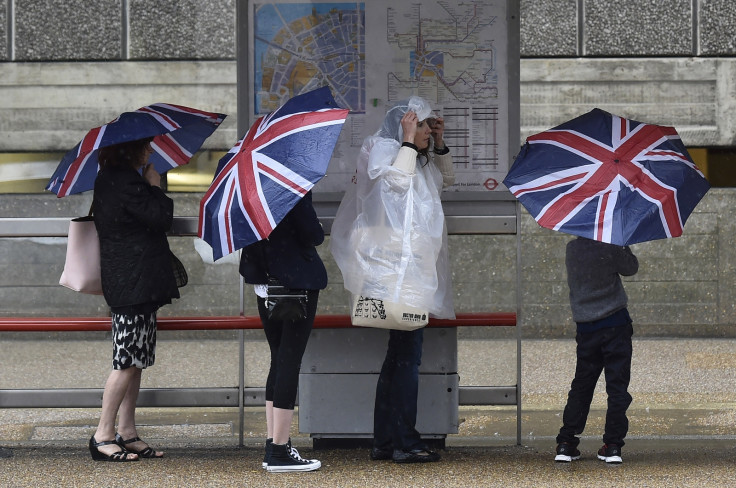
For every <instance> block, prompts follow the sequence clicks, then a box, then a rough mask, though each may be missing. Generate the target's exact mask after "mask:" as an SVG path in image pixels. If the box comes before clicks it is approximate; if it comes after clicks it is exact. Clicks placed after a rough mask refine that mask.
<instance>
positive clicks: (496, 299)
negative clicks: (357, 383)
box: [0, 189, 736, 337]
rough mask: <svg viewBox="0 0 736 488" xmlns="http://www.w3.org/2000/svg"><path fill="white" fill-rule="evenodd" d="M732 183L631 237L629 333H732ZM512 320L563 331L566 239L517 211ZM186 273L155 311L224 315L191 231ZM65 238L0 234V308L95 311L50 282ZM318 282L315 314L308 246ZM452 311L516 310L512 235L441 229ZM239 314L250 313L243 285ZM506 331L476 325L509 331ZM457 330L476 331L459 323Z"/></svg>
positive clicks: (70, 206)
mask: <svg viewBox="0 0 736 488" xmlns="http://www.w3.org/2000/svg"><path fill="white" fill-rule="evenodd" d="M90 198H91V197H90V196H89V195H81V196H71V197H66V198H63V199H57V198H56V197H55V196H53V195H40V196H39V195H18V196H9V195H5V196H3V197H2V199H0V215H2V216H4V217H15V216H25V215H36V216H38V215H43V216H48V217H62V216H74V215H81V214H84V213H86V211H87V210H88V208H89V202H90ZM200 198H201V195H199V194H176V195H174V199H175V202H176V203H175V205H176V213H177V214H178V215H196V213H197V208H198V202H199V199H200ZM734 205H736V190H733V189H713V190H711V191H710V192H709V193H708V194H707V195H706V197H705V199H704V200H703V201H702V202H701V204H700V205H699V206H698V207H697V208H696V210H695V212H694V213H693V214H692V215H691V217H690V219H689V220H688V222H687V224H686V226H685V231H684V234H683V235H682V236H681V237H679V238H676V239H669V240H662V241H656V242H649V243H643V244H637V245H635V246H633V250H634V252H635V253H636V254H637V256H638V257H639V259H640V263H641V266H640V271H639V273H638V274H637V275H635V276H634V277H631V278H626V279H625V283H626V285H625V286H626V289H627V291H628V294H629V298H630V309H631V313H632V316H633V317H634V320H635V323H636V330H637V334H638V335H640V336H687V337H692V336H715V337H736V327H734V323H736V307H735V306H734V304H735V303H736V266H735V265H736V247H734V246H733V242H734V241H735V239H736V224H734V222H733V219H732V218H731V209H732V208H733V207H734ZM521 224H522V225H521V229H522V233H521V248H522V281H521V287H522V288H521V291H522V297H523V298H522V316H521V317H522V321H521V322H522V326H523V329H522V330H523V332H524V336H525V337H563V336H568V337H569V336H571V335H572V334H573V331H574V327H573V324H572V322H571V319H570V311H569V304H568V299H567V293H568V290H567V284H566V281H565V280H566V275H565V266H564V256H565V244H566V242H567V241H568V240H569V239H570V237H569V236H567V235H565V234H561V233H557V232H553V231H550V230H547V229H543V228H541V227H539V226H538V225H537V224H536V223H535V222H534V220H533V219H532V218H531V217H530V216H529V215H528V214H526V213H523V215H522V222H521ZM171 243H172V248H173V250H174V252H175V253H176V254H177V255H178V256H179V257H180V258H181V259H182V261H183V262H184V264H185V266H186V267H187V270H188V272H189V275H190V281H189V284H188V285H187V286H186V287H185V288H183V289H182V299H181V300H178V301H176V303H174V304H173V305H171V306H167V307H165V308H164V309H163V310H162V315H234V314H237V313H238V311H239V295H238V273H237V265H236V264H235V263H230V264H218V265H207V264H204V263H203V262H202V260H201V259H200V257H199V255H198V254H197V253H196V252H195V250H194V247H193V243H192V238H191V237H180V238H172V239H171ZM64 252H65V239H63V238H43V239H38V238H37V239H20V238H5V239H0V256H2V258H0V276H1V277H2V278H0V297H1V299H0V316H26V315H28V316H34V315H40V316H54V315H65V316H84V315H93V316H95V315H96V316H99V315H105V313H106V307H105V305H104V301H103V299H102V298H100V297H95V296H87V295H81V294H78V293H75V292H72V291H70V290H67V289H65V288H63V287H61V286H59V285H58V284H57V282H58V278H59V276H60V274H61V271H62V269H63V262H64ZM320 254H321V256H322V258H323V260H324V261H325V264H326V265H327V269H328V275H329V282H330V284H329V286H328V288H327V290H325V292H323V294H322V295H321V296H320V313H325V314H330V313H347V297H346V296H345V293H344V290H343V287H342V280H341V276H340V272H339V270H338V269H337V266H336V265H335V263H334V261H333V260H332V257H331V256H330V253H329V250H328V244H327V243H325V244H324V245H322V246H321V247H320ZM450 256H451V265H452V273H453V285H454V286H453V288H454V292H455V300H456V307H457V310H459V311H463V312H487V311H507V312H513V311H515V310H516V237H515V236H513V235H512V236H478V235H453V236H450ZM245 295H246V313H247V314H255V313H256V311H255V304H254V301H253V294H252V292H251V290H246V294H245ZM512 332H513V331H512V330H510V329H507V330H500V328H499V330H494V331H484V332H482V333H483V334H486V335H488V334H495V335H500V336H503V335H509V334H511V333H512ZM463 333H464V334H471V333H478V331H472V332H471V331H465V332H463Z"/></svg>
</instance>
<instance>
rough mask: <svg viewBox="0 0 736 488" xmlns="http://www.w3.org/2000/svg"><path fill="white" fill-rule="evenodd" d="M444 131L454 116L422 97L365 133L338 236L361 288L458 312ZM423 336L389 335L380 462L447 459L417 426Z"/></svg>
mask: <svg viewBox="0 0 736 488" xmlns="http://www.w3.org/2000/svg"><path fill="white" fill-rule="evenodd" d="M443 136H444V120H443V119H442V118H441V117H432V110H431V107H430V105H429V103H428V102H427V101H426V100H424V99H422V98H420V97H416V96H414V97H411V98H409V99H408V100H405V101H402V102H399V103H398V104H396V105H395V106H393V107H392V108H390V109H389V110H388V111H387V113H386V116H385V118H384V122H383V125H382V126H381V128H380V130H379V131H378V132H376V134H375V135H373V136H370V137H368V138H366V139H365V141H364V143H363V146H362V147H361V150H360V153H359V155H358V161H357V171H356V179H355V181H354V183H355V184H354V185H350V188H348V189H347V191H346V194H345V197H344V199H343V201H342V202H341V204H340V208H339V209H338V211H337V215H336V217H335V221H334V223H333V226H332V233H331V238H330V239H331V240H330V250H331V251H332V254H333V256H334V258H335V261H336V263H337V265H338V267H339V268H340V271H341V272H342V275H343V280H344V283H345V288H346V289H347V290H349V291H350V292H351V294H353V295H356V296H357V295H361V296H365V297H371V298H374V299H381V300H384V301H385V302H392V303H399V304H402V305H407V306H411V307H416V308H419V309H423V310H427V311H429V313H430V314H431V315H432V316H434V317H439V318H454V317H455V313H454V307H453V302H452V283H451V281H450V279H451V274H450V268H449V259H448V253H447V229H446V227H445V217H444V212H443V210H442V203H441V201H440V192H441V191H442V188H443V187H446V186H449V185H452V184H453V183H454V181H455V175H454V171H453V166H452V156H451V155H450V151H449V149H448V148H447V147H446V146H445V143H444V139H443ZM422 339H423V330H422V329H421V328H420V329H416V330H412V331H401V330H391V331H390V332H389V343H388V351H387V353H386V358H385V360H384V363H383V367H382V369H381V374H380V377H379V379H378V385H377V388H376V403H375V409H374V446H373V449H372V450H371V458H372V459H374V460H380V459H393V460H394V461H395V462H400V463H411V462H430V461H437V460H439V454H437V453H435V452H433V451H430V450H429V449H428V447H427V445H426V444H425V443H424V442H423V441H422V440H421V438H420V434H419V433H418V432H417V430H416V428H415V424H416V416H417V394H418V384H419V364H420V362H421V356H422Z"/></svg>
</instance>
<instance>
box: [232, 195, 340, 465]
mask: <svg viewBox="0 0 736 488" xmlns="http://www.w3.org/2000/svg"><path fill="white" fill-rule="evenodd" d="M324 239H325V234H324V231H323V230H322V225H321V224H320V222H319V219H318V218H317V214H316V212H315V211H314V207H313V206H312V193H311V192H309V193H307V194H306V195H305V196H304V198H302V199H301V200H300V201H299V203H297V204H296V206H295V207H294V208H293V209H292V210H291V211H290V212H289V213H288V214H287V215H286V217H284V219H283V220H282V221H281V222H280V223H279V224H278V225H277V226H276V228H275V229H274V230H273V232H271V235H269V237H268V239H265V240H262V241H259V242H257V243H255V244H251V245H250V246H248V247H246V248H244V249H243V253H242V256H241V258H240V274H241V275H243V278H244V279H245V282H246V283H252V284H255V285H256V286H255V291H256V294H257V295H258V299H257V300H258V313H259V314H260V316H261V322H262V324H263V330H264V332H265V333H266V339H267V340H268V345H269V347H270V349H271V367H270V369H269V372H268V379H267V380H266V429H267V432H268V439H267V440H266V455H265V456H264V458H263V467H264V468H265V469H267V470H268V471H269V472H275V473H279V472H289V471H313V470H315V469H319V467H320V466H321V463H320V462H319V461H317V460H316V459H302V458H301V457H300V456H299V452H297V450H296V449H294V448H293V447H291V441H290V439H289V430H290V427H291V420H292V417H293V415H294V404H295V402H296V392H297V386H298V383H299V368H300V367H301V363H302V356H303V355H304V350H305V349H306V347H307V341H308V340H309V334H310V333H311V331H312V324H313V323H314V316H315V314H316V312H317V299H318V297H319V290H321V289H323V288H325V287H326V286H327V271H326V270H325V266H324V264H323V263H322V259H320V257H319V254H317V249H316V248H315V246H318V245H320V244H322V242H323V241H324ZM269 277H271V278H275V279H276V280H278V281H279V282H280V284H282V285H284V286H286V287H288V288H291V289H301V290H306V292H307V307H306V314H305V315H306V316H305V317H304V318H302V319H298V320H296V321H293V322H290V321H283V320H276V319H273V318H269V311H268V306H267V303H266V297H267V286H266V284H267V283H268V280H269Z"/></svg>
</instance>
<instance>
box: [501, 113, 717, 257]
mask: <svg viewBox="0 0 736 488" xmlns="http://www.w3.org/2000/svg"><path fill="white" fill-rule="evenodd" d="M503 182H504V184H505V185H506V186H507V187H508V189H509V190H510V191H511V193H512V194H513V195H514V196H515V197H516V198H517V199H518V200H519V201H520V202H521V204H522V205H524V207H525V208H526V209H527V210H528V211H529V213H530V214H531V215H532V216H533V217H534V219H535V220H536V221H537V222H538V223H539V225H541V226H542V227H546V228H548V229H553V230H557V231H560V232H564V233H567V234H572V235H576V236H582V237H587V238H589V239H594V240H598V241H603V242H608V243H612V244H618V245H621V246H623V245H629V244H635V243H637V242H645V241H651V240H655V239H666V238H670V237H677V236H680V235H682V229H683V226H684V225H685V221H686V220H687V218H688V217H689V216H690V214H691V213H692V211H693V210H694V209H695V206H696V205H697V204H698V202H699V201H700V200H701V199H702V198H703V196H704V195H705V194H706V192H707V191H708V189H709V188H710V185H709V184H708V181H707V180H706V179H705V177H704V176H703V173H701V172H700V170H699V169H698V167H697V166H696V165H695V163H693V161H692V158H691V157H690V155H689V154H688V152H687V150H686V149H685V146H684V144H683V143H682V141H681V139H680V136H679V135H678V134H677V131H676V130H675V129H674V128H673V127H666V126H659V125H652V124H644V123H641V122H637V121H635V120H630V119H625V118H622V117H618V116H616V115H612V114H610V113H608V112H605V111H603V110H600V109H593V110H592V111H591V112H588V113H586V114H584V115H581V116H580V117H577V118H575V119H573V120H570V121H568V122H565V123H563V124H561V125H559V126H557V127H555V128H553V129H550V130H547V131H544V132H541V133H539V134H535V135H533V136H530V137H529V138H527V141H526V144H525V145H524V146H523V147H522V148H521V151H520V153H519V155H518V156H517V158H516V161H515V162H514V164H513V166H512V167H511V169H510V170H509V173H508V175H507V176H506V178H505V179H504V181H503Z"/></svg>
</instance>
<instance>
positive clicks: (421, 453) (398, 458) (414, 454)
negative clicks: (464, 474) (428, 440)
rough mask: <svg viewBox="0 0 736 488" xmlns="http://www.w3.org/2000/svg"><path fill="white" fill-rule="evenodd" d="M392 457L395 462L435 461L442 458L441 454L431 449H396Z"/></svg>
mask: <svg viewBox="0 0 736 488" xmlns="http://www.w3.org/2000/svg"><path fill="white" fill-rule="evenodd" d="M391 458H392V459H393V460H394V462H395V463H433V462H435V461H439V460H440V455H439V454H438V453H436V452H434V451H430V450H429V449H409V450H404V449H394V452H393V454H392V455H391Z"/></svg>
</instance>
